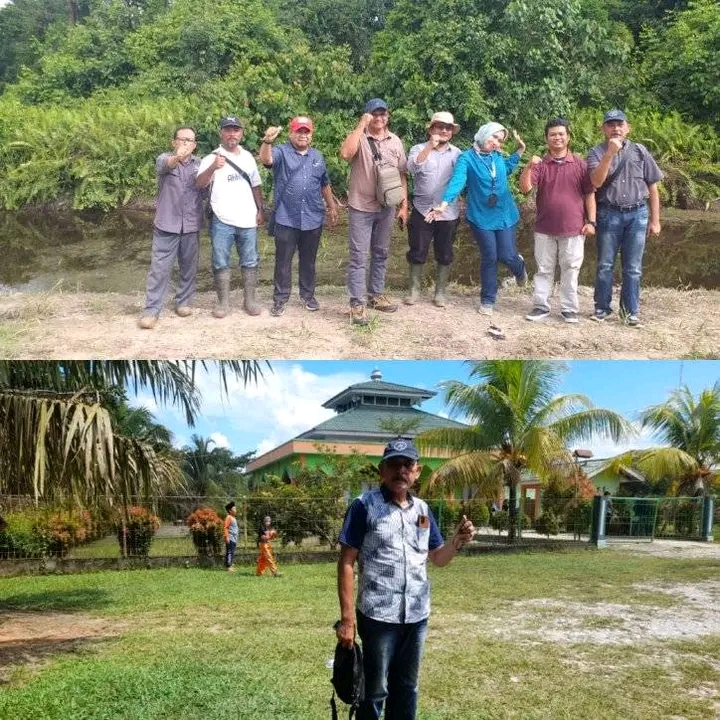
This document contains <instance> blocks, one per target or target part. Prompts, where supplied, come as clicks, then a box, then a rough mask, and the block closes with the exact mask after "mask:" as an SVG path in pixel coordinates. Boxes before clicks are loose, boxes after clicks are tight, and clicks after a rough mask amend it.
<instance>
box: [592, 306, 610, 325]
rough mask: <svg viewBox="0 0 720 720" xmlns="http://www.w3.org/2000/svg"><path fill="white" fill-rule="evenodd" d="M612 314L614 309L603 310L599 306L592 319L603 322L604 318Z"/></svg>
mask: <svg viewBox="0 0 720 720" xmlns="http://www.w3.org/2000/svg"><path fill="white" fill-rule="evenodd" d="M610 315H612V310H602V309H601V308H597V309H596V310H595V312H594V313H593V314H592V315H591V316H590V319H591V320H594V321H595V322H603V320H606V319H607V318H609V317H610Z"/></svg>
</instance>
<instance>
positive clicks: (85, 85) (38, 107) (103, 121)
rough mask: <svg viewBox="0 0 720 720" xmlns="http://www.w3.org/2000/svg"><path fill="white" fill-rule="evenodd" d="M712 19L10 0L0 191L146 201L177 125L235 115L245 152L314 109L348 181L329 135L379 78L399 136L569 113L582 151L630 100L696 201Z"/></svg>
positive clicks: (505, 3)
mask: <svg viewBox="0 0 720 720" xmlns="http://www.w3.org/2000/svg"><path fill="white" fill-rule="evenodd" d="M719 18H720V13H718V3H717V1H716V0H695V1H693V2H690V3H689V4H686V3H685V2H683V1H682V0H645V2H643V3H639V4H638V3H635V2H632V0H483V2H480V1H479V0H448V2H445V3H441V4H439V3H434V2H428V1H427V0H394V1H393V0H174V1H173V2H171V1H170V0H69V1H68V2H62V1H61V0H50V1H49V2H48V1H46V0H15V2H14V3H11V4H9V5H7V6H6V7H3V8H2V9H0V34H2V37H3V46H2V47H1V48H0V92H2V94H1V95H0V165H2V167H3V168H4V169H5V171H6V172H4V173H3V176H2V177H1V178H0V208H4V209H16V208H19V207H22V206H24V205H45V204H52V203H61V204H67V205H69V206H71V207H73V208H75V209H85V208H104V209H109V208H112V207H116V206H118V205H124V204H127V203H130V202H133V201H138V200H146V199H147V198H149V197H151V196H152V195H153V192H154V171H153V168H154V157H155V156H156V154H157V153H158V152H159V151H161V150H162V149H163V148H165V147H168V143H169V139H170V137H171V135H172V131H173V129H174V127H175V126H176V125H178V124H181V123H188V124H190V125H192V126H194V127H196V128H197V130H198V137H199V140H200V142H199V147H198V152H200V153H206V152H208V151H209V150H210V149H211V148H212V146H213V145H214V144H215V143H216V140H217V135H216V127H217V121H218V118H219V117H220V116H222V115H224V114H228V113H237V114H239V115H241V116H242V117H243V119H244V120H245V122H246V124H247V132H246V145H247V147H248V148H249V149H251V150H254V149H255V148H256V147H257V143H258V139H259V137H260V136H261V135H262V132H263V130H264V128H265V127H266V126H267V125H269V124H278V123H284V122H286V121H287V120H288V119H289V118H290V117H292V116H293V115H294V114H296V113H299V112H309V113H311V114H312V115H313V116H314V117H315V118H316V120H317V130H316V138H315V144H316V145H317V146H318V147H319V148H320V149H321V150H322V151H324V152H325V155H326V158H327V159H328V165H329V169H330V173H331V176H332V180H333V184H334V185H335V187H336V189H337V190H338V191H339V192H343V191H344V190H345V182H346V174H347V166H346V165H345V164H344V163H343V162H342V161H341V160H340V159H339V157H338V154H337V149H338V147H339V145H340V143H341V142H342V139H343V137H344V136H345V134H346V133H347V132H348V131H349V129H350V128H351V127H352V126H353V123H354V121H355V118H356V117H357V116H358V114H359V111H360V109H361V107H362V104H363V103H364V101H365V100H366V99H367V98H368V97H370V96H373V95H382V96H384V97H385V98H387V100H388V102H389V103H390V105H391V108H392V109H393V120H392V123H393V128H394V129H395V130H396V131H397V132H398V133H399V134H400V135H401V136H402V137H403V139H404V141H405V144H406V145H407V146H409V145H410V144H411V143H413V142H416V141H418V140H420V139H421V138H422V137H423V134H424V128H425V123H426V121H427V118H428V116H429V115H430V114H431V113H432V112H433V111H434V110H437V109H440V108H447V109H449V110H451V111H452V112H454V114H455V116H456V118H457V120H458V122H459V123H460V124H461V125H462V126H463V128H464V130H463V134H462V135H461V136H460V138H459V139H458V141H459V144H460V145H461V146H467V144H468V143H469V141H470V139H471V137H472V134H473V132H474V130H475V129H476V128H477V126H478V125H479V124H481V123H482V122H485V121H486V120H488V119H489V118H495V119H498V120H501V121H503V122H505V123H507V124H510V125H512V126H513V127H516V128H517V129H518V130H519V131H520V132H521V133H523V134H524V135H525V136H526V138H527V139H528V141H529V145H530V149H531V150H532V149H533V146H535V147H536V149H538V148H539V147H540V146H541V145H542V126H543V124H544V122H545V120H546V119H547V117H548V116H551V115H557V114H566V115H568V116H569V117H570V118H571V119H572V120H573V122H574V125H575V129H576V136H575V150H576V151H578V152H585V151H586V150H587V149H588V147H590V146H591V145H593V144H595V143H596V142H597V141H598V139H599V127H598V126H599V123H600V118H601V111H602V109H606V108H608V107H610V106H621V107H625V108H627V109H628V111H629V113H630V115H631V122H632V125H633V128H634V130H633V137H635V138H636V139H637V140H638V141H641V142H645V143H647V144H648V145H649V147H650V148H651V150H652V151H653V152H654V153H656V154H657V156H658V158H659V160H660V163H661V165H662V167H663V169H664V170H665V171H666V173H667V175H668V181H667V182H666V183H665V185H664V192H665V198H664V200H665V201H666V202H669V203H672V204H676V205H678V206H680V207H687V206H700V207H702V206H705V205H707V204H709V203H711V202H712V201H714V200H715V199H716V198H717V197H718V196H720V168H719V164H720V142H718V137H717V134H716V130H717V127H718V122H719V118H720V116H719V112H720V105H719V104H718V103H719V102H720V101H719V100H718V96H717V93H716V92H715V90H716V88H717V87H718V85H719V84H720V60H719V59H718V58H720V19H719Z"/></svg>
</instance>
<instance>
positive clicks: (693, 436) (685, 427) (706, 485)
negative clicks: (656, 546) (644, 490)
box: [608, 381, 720, 495]
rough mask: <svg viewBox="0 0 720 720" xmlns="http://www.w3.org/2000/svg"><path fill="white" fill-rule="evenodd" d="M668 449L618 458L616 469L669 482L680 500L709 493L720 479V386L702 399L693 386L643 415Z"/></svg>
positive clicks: (645, 424) (643, 421) (643, 420)
mask: <svg viewBox="0 0 720 720" xmlns="http://www.w3.org/2000/svg"><path fill="white" fill-rule="evenodd" d="M640 422H641V424H642V427H643V428H651V429H652V430H654V431H655V433H656V436H657V437H658V439H659V440H660V441H661V442H663V443H664V444H665V446H662V447H653V448H648V449H646V450H635V451H631V452H627V453H624V454H622V455H619V456H618V457H616V458H613V460H612V462H611V463H610V464H609V466H608V467H609V468H610V469H614V470H618V469H619V468H620V467H622V466H632V467H634V468H636V469H637V470H638V471H639V472H641V473H642V474H643V475H644V476H645V477H646V478H647V479H649V480H659V479H661V478H668V479H671V480H672V481H673V486H674V489H675V491H676V492H677V494H679V495H700V494H707V493H708V492H709V489H710V486H711V484H712V483H713V481H714V480H716V479H717V478H718V476H719V475H720V381H719V382H716V383H715V384H714V385H713V386H712V387H711V388H706V389H705V390H702V391H701V392H700V393H699V394H698V396H697V398H695V396H693V394H692V392H691V391H690V388H688V387H687V385H683V386H682V387H680V388H678V389H677V390H674V391H673V392H672V393H671V394H670V397H669V398H668V400H667V401H666V402H664V403H660V404H659V405H653V406H652V407H649V408H647V409H646V410H644V411H643V412H642V413H640Z"/></svg>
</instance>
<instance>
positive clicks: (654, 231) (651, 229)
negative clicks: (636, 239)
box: [648, 220, 660, 237]
mask: <svg viewBox="0 0 720 720" xmlns="http://www.w3.org/2000/svg"><path fill="white" fill-rule="evenodd" d="M659 234H660V221H659V220H658V221H657V222H653V221H652V220H651V221H650V222H649V223H648V235H652V236H653V237H657V236H658V235H659Z"/></svg>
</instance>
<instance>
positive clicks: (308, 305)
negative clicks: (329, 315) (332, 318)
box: [301, 297, 320, 312]
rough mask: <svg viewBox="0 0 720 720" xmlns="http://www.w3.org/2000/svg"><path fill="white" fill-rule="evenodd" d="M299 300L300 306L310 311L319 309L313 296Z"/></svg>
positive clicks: (318, 304)
mask: <svg viewBox="0 0 720 720" xmlns="http://www.w3.org/2000/svg"><path fill="white" fill-rule="evenodd" d="M301 302H302V306H303V307H304V308H305V309H306V310H309V311H310V312H315V311H316V310H319V309H320V303H319V302H318V301H317V300H316V299H315V298H314V297H311V298H308V299H307V300H305V299H304V298H303V299H302V301H301Z"/></svg>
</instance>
